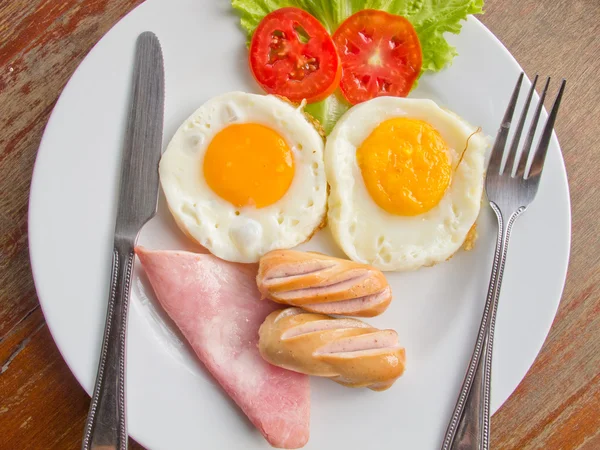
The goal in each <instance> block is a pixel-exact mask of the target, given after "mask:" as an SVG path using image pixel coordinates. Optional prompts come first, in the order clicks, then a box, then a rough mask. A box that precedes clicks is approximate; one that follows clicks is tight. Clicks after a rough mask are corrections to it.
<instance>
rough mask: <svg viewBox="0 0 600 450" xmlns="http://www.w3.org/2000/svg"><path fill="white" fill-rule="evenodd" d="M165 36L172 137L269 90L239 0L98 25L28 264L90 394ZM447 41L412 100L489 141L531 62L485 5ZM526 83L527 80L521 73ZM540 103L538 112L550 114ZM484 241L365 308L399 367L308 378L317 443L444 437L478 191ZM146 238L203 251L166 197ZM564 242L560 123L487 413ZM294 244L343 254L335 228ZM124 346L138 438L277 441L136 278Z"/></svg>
mask: <svg viewBox="0 0 600 450" xmlns="http://www.w3.org/2000/svg"><path fill="white" fill-rule="evenodd" d="M146 30H151V31H153V32H154V33H156V34H157V36H158V37H159V39H160V41H161V44H162V47H163V52H164V57H165V73H166V110H165V116H164V117H165V126H164V138H163V147H166V145H167V143H168V142H169V141H170V139H171V137H172V136H173V135H174V134H175V132H176V130H177V128H178V127H179V125H180V124H181V123H182V122H183V121H184V119H186V117H188V116H189V115H190V114H191V113H192V112H193V111H195V110H196V109H197V108H198V107H199V106H200V105H201V104H203V103H204V102H206V101H207V100H208V99H210V98H212V97H215V96H217V95H219V94H223V93H226V92H230V91H245V92H256V93H259V92H260V88H259V87H258V85H257V84H256V82H255V81H254V79H253V78H252V76H251V75H250V72H249V70H248V68H247V50H246V47H245V46H244V44H243V42H244V41H243V37H241V34H240V30H239V28H238V18H237V16H236V15H235V14H234V13H233V12H232V11H231V8H230V5H229V2H225V1H223V2H214V1H210V0H205V1H202V0H173V1H170V2H164V1H160V0H147V1H146V2H144V3H143V4H142V5H140V6H139V7H137V8H136V9H135V10H133V11H132V12H131V13H130V14H129V15H127V16H126V17H125V18H123V19H122V20H121V21H120V22H119V23H118V24H117V25H115V27H114V28H113V29H112V30H111V31H110V32H109V33H107V35H106V36H105V37H103V38H102V39H101V40H100V42H99V43H98V44H97V45H96V46H95V47H94V48H93V50H92V51H91V52H90V54H89V55H88V56H87V57H86V58H85V60H84V61H83V62H82V63H81V65H80V66H79V68H78V69H77V70H76V72H75V73H74V75H73V77H72V78H71V80H70V81H69V83H68V85H67V86H66V88H65V90H64V91H63V93H62V95H61V97H60V99H59V100H58V102H57V104H56V107H55V109H54V111H53V113H52V116H51V118H50V121H49V123H48V125H47V128H46V131H45V133H44V137H43V140H42V143H41V146H40V150H39V153H38V157H37V161H36V165H35V170H34V176H33V182H32V187H31V198H30V210H29V239H30V254H31V264H32V269H33V274H34V279H35V284H36V289H37V292H38V295H39V299H40V303H41V305H42V308H43V311H44V315H45V317H46V321H47V323H48V326H49V328H50V330H51V332H52V335H53V337H54V339H55V341H56V343H57V345H58V347H59V349H60V351H61V354H62V355H63V357H64V359H65V360H66V362H67V364H68V365H69V367H70V368H71V370H72V371H73V373H74V374H75V376H76V378H77V379H78V381H79V382H80V383H81V385H82V386H83V387H84V389H85V390H86V391H87V392H88V393H90V392H91V391H92V389H93V386H94V381H95V376H96V369H97V362H98V357H99V352H100V343H101V339H102V332H103V327H104V318H105V314H106V299H107V296H108V280H109V275H110V274H109V271H110V264H111V247H112V238H113V231H114V223H115V215H116V199H117V194H118V177H119V173H120V167H119V166H120V162H121V149H122V140H123V134H124V130H125V124H126V116H127V105H128V97H129V89H130V80H131V72H132V61H133V54H134V46H135V40H136V37H137V36H138V35H139V34H140V33H141V32H143V31H146ZM448 40H449V41H450V42H451V43H452V44H453V45H455V46H456V47H457V50H458V53H459V56H458V57H456V58H455V59H454V61H453V64H452V66H450V67H449V68H447V69H445V70H443V71H441V72H439V73H435V74H431V75H430V74H425V75H424V76H423V77H421V79H420V80H419V85H418V88H417V89H415V90H414V91H413V92H412V93H411V94H410V97H411V98H430V99H433V100H434V101H436V102H437V103H438V104H439V105H440V106H442V107H445V108H448V109H451V110H452V111H454V112H456V113H457V114H458V115H459V116H461V117H463V118H465V119H466V120H467V121H469V122H470V123H473V124H475V125H477V126H480V127H481V128H482V129H483V131H484V133H485V134H487V135H490V136H494V135H495V132H496V128H497V127H498V125H499V123H500V121H501V118H502V115H503V113H504V109H505V107H506V104H507V102H508V98H509V95H510V92H511V90H512V87H513V85H514V82H515V80H516V78H517V76H518V74H519V73H520V71H521V69H520V67H519V65H518V64H517V62H516V61H515V60H514V58H513V57H512V56H511V55H510V53H509V52H508V51H507V50H506V49H505V48H504V47H503V46H502V44H501V43H500V42H499V41H498V40H497V39H496V38H495V37H494V36H493V35H492V34H491V33H490V32H489V31H488V30H487V29H486V28H485V27H484V26H483V25H482V24H481V23H480V22H479V21H477V20H476V19H475V18H473V17H469V18H468V20H467V21H466V22H465V23H464V26H463V30H462V32H461V33H460V34H459V35H452V36H449V37H448ZM525 84H526V85H529V81H526V82H525ZM543 115H544V116H545V113H543ZM477 223H478V227H477V228H478V233H479V239H478V240H477V242H476V244H475V247H474V249H473V250H471V251H468V252H459V253H457V254H456V255H455V256H454V257H453V258H452V259H451V260H450V261H449V262H447V263H444V264H440V265H436V266H434V267H431V268H422V269H419V270H417V271H413V272H403V273H389V274H386V276H387V277H388V281H389V283H390V285H391V287H392V290H393V292H394V300H393V302H392V303H391V306H390V307H389V309H388V310H387V311H386V313H385V314H383V315H381V316H379V317H376V318H373V319H369V323H371V324H373V325H374V326H376V327H379V328H387V327H389V328H394V329H395V330H397V331H398V335H399V340H400V342H401V344H402V345H403V346H404V347H406V355H407V369H406V373H405V374H404V376H403V377H402V378H400V379H399V380H398V381H397V382H396V384H395V385H394V386H393V387H392V388H391V389H389V390H388V391H386V392H384V393H378V392H373V391H370V390H366V389H364V390H349V389H347V388H344V387H342V386H339V385H337V384H335V383H332V382H331V381H328V380H323V379H311V389H312V393H311V398H312V408H311V438H310V441H309V443H308V444H307V446H306V447H305V448H307V449H325V448H327V449H338V448H339V449H342V448H343V449H345V450H353V449H362V448H381V449H394V448H399V447H400V446H402V447H403V448H410V449H414V450H419V449H435V448H439V446H440V445H441V441H442V438H443V434H444V431H445V428H446V424H447V421H448V419H449V417H450V415H451V413H452V409H453V407H454V404H455V400H456V395H457V393H458V392H459V388H460V385H461V382H462V378H463V376H464V371H465V368H466V366H467V363H468V360H469V357H470V355H471V352H472V349H473V344H474V340H475V337H476V334H477V329H478V326H479V321H480V318H481V313H482V309H483V306H484V301H485V295H486V291H487V286H488V280H489V271H490V268H491V264H492V255H493V246H494V236H495V229H494V226H495V225H494V218H493V213H492V212H491V210H490V209H489V208H488V207H487V205H486V204H485V202H484V207H483V208H482V209H481V213H480V216H479V219H478V222H477ZM138 243H139V244H141V245H144V246H145V247H147V248H151V249H186V250H192V251H194V250H196V251H197V250H198V247H195V246H194V244H192V243H191V242H190V241H189V240H188V239H186V237H185V236H184V235H183V234H182V233H181V231H180V230H179V229H178V227H177V226H176V224H175V222H174V220H173V218H172V217H171V215H170V214H169V211H168V208H167V205H166V201H165V199H164V197H162V196H161V197H160V198H159V209H158V214H157V216H156V217H155V218H154V219H152V220H151V221H150V222H149V223H148V224H147V225H146V226H145V227H144V229H143V230H142V232H141V234H140V237H139V241H138ZM569 247H570V203H569V192H568V184H567V178H566V172H565V168H564V162H563V159H562V156H561V152H560V147H559V144H558V141H557V139H556V136H553V138H552V142H551V145H550V148H549V151H548V156H547V160H546V165H545V169H544V175H543V177H542V180H541V186H540V189H539V193H538V195H537V198H536V200H535V202H534V203H533V204H532V205H531V206H530V207H529V209H528V210H527V212H526V213H525V214H524V215H523V217H522V219H521V220H519V222H518V223H517V224H516V225H515V230H514V233H513V240H512V243H511V251H510V252H509V256H508V261H507V264H506V271H505V275H504V284H503V288H502V296H501V302H500V306H499V311H498V316H497V326H496V333H495V347H494V357H493V360H494V367H493V384H492V411H496V410H497V409H498V408H499V407H500V406H501V405H502V403H503V402H504V401H505V400H506V399H507V398H508V397H509V395H510V394H511V393H512V392H513V390H514V389H515V388H516V387H517V385H518V384H519V382H520V381H521V380H522V378H523V377H524V376H525V373H526V372H527V370H528V369H529V368H530V367H531V365H532V363H533V361H534V359H535V357H536V355H537V354H538V352H539V351H540V349H541V346H542V344H543V342H544V339H545V338H546V335H547V333H548V331H549V329H550V326H551V324H552V320H553V318H554V316H555V314H556V310H557V307H558V304H559V301H560V297H561V294H562V289H563V286H564V281H565V276H566V269H567V264H568V259H569ZM300 248H301V249H305V250H306V249H308V250H316V251H319V252H322V253H326V254H329V255H332V256H338V257H343V253H342V252H341V250H340V249H339V248H338V246H337V245H336V244H335V242H334V240H333V239H332V236H331V233H330V230H329V229H328V228H325V229H323V230H321V231H319V232H318V233H317V234H316V235H315V236H314V237H313V238H312V239H311V240H310V241H308V242H307V243H305V244H302V246H301V247H300ZM127 345H128V347H127V405H128V421H129V431H130V434H131V435H132V436H133V437H134V438H135V439H136V440H138V441H139V442H140V443H141V444H143V445H144V446H146V447H148V448H152V449H173V448H210V449H216V450H219V449H231V448H236V449H266V448H269V446H268V444H267V443H266V442H265V441H264V440H263V438H262V437H261V435H260V433H258V432H257V431H256V430H254V429H253V427H252V426H251V425H250V424H249V422H248V421H247V420H246V418H245V417H244V416H243V414H241V413H240V412H239V411H238V409H237V408H236V406H235V404H234V403H233V402H231V401H230V400H229V398H228V397H227V395H226V394H225V393H224V391H223V390H221V389H220V388H219V385H218V384H217V382H216V381H214V380H213V378H212V377H211V376H210V374H208V373H207V371H206V370H205V369H204V368H203V366H202V365H201V364H200V362H199V361H197V359H196V358H195V356H194V354H193V352H192V351H191V349H190V348H189V347H188V346H187V345H186V344H185V343H184V340H183V337H182V336H181V334H180V333H179V332H178V331H177V330H176V328H175V327H174V324H173V323H172V322H171V321H170V319H169V318H168V317H167V316H166V314H165V313H164V312H163V311H162V310H161V308H160V307H159V305H158V303H157V301H156V298H155V297H154V294H153V291H152V289H151V287H150V284H149V282H148V280H147V278H146V276H145V274H144V273H143V271H142V270H141V268H140V267H139V265H138V266H137V267H136V270H135V272H134V274H133V289H132V298H131V308H130V317H129V334H128V344H127Z"/></svg>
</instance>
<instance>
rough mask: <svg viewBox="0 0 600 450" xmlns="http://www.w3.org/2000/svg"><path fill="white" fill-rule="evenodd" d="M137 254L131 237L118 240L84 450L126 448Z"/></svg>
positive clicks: (120, 449)
mask: <svg viewBox="0 0 600 450" xmlns="http://www.w3.org/2000/svg"><path fill="white" fill-rule="evenodd" d="M134 259H135V254H134V251H133V243H132V242H130V241H129V240H119V239H115V246H114V249H113V262H112V275H111V280H110V294H109V299H108V312H107V313H106V324H105V327H104V338H103V340H102V351H101V353H100V361H99V363H98V374H97V376H96V386H95V387H94V395H93V397H92V402H91V405H90V411H89V413H88V417H87V421H86V424H85V432H84V435H83V443H82V446H81V448H82V450H117V449H118V450H126V449H127V422H126V416H125V337H126V331H127V309H128V305H129V295H130V291H131V272H132V270H133V262H134Z"/></svg>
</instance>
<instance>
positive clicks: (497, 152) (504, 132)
mask: <svg viewBox="0 0 600 450" xmlns="http://www.w3.org/2000/svg"><path fill="white" fill-rule="evenodd" d="M522 82H523V72H521V75H519V79H518V80H517V84H516V85H515V89H514V91H513V93H512V97H511V98H510V102H509V103H508V106H507V108H506V112H505V113H504V118H503V119H502V124H501V125H500V129H499V130H498V135H497V136H496V140H495V141H494V147H493V148H492V154H491V156H490V163H489V165H488V172H490V173H500V168H501V166H502V155H503V154H504V147H506V139H507V138H508V130H509V129H510V122H511V120H512V117H513V114H514V112H515V106H516V105H517V99H518V98H519V91H520V90H521V83H522Z"/></svg>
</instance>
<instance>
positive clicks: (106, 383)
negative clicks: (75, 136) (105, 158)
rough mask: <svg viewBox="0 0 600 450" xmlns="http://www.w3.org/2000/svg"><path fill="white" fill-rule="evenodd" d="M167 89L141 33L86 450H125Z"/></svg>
mask: <svg viewBox="0 0 600 450" xmlns="http://www.w3.org/2000/svg"><path fill="white" fill-rule="evenodd" d="M164 85H165V82H164V68H163V56H162V50H161V47H160V42H159V41H158V38H157V37H156V35H155V34H153V33H151V32H145V33H142V34H140V35H139V37H138V38H137V41H136V50H135V62H134V69H133V88H132V94H131V107H130V110H129V117H128V124H127V130H126V134H125V142H124V147H123V160H122V166H121V182H120V189H119V204H118V206H117V219H116V224H115V236H114V247H113V261H112V271H111V282H110V290H109V299H108V310H107V314H106V325H105V329H104V336H103V340H102V350H101V352H100V360H99V362H98V372H97V376H96V385H95V387H94V394H93V396H92V402H91V404H90V410H89V413H88V418H87V421H86V425H85V431H84V437H83V442H82V449H83V450H91V449H103V450H108V449H120V450H125V449H127V420H126V410H125V356H126V344H125V340H126V334H127V309H128V305H129V296H130V290H131V274H132V271H133V265H134V261H135V254H134V247H135V242H136V239H137V236H138V234H139V231H140V229H141V228H142V227H143V226H144V224H145V223H146V222H147V221H148V220H150V219H151V218H152V217H153V216H154V215H155V214H156V209H157V205H158V184H159V179H158V162H159V160H160V156H161V149H162V128H163V113H164Z"/></svg>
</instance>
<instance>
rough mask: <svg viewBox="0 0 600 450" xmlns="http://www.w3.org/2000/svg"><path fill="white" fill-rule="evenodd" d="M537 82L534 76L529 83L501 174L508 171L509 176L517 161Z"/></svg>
mask: <svg viewBox="0 0 600 450" xmlns="http://www.w3.org/2000/svg"><path fill="white" fill-rule="evenodd" d="M537 80H538V75H537V74H536V75H535V78H534V79H533V83H531V89H529V94H527V99H526V100H525V105H523V112H522V113H521V118H520V119H519V124H518V125H517V130H516V131H515V135H514V136H513V140H512V143H511V145H510V150H509V153H508V157H507V158H506V163H505V164H504V170H503V172H506V171H507V170H509V175H511V174H512V172H513V169H514V168H515V166H516V164H515V161H516V159H517V149H518V148H519V141H520V140H521V133H522V132H523V127H524V126H525V119H527V114H528V113H529V105H530V104H531V98H532V97H533V93H534V92H535V85H536V83H537Z"/></svg>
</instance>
